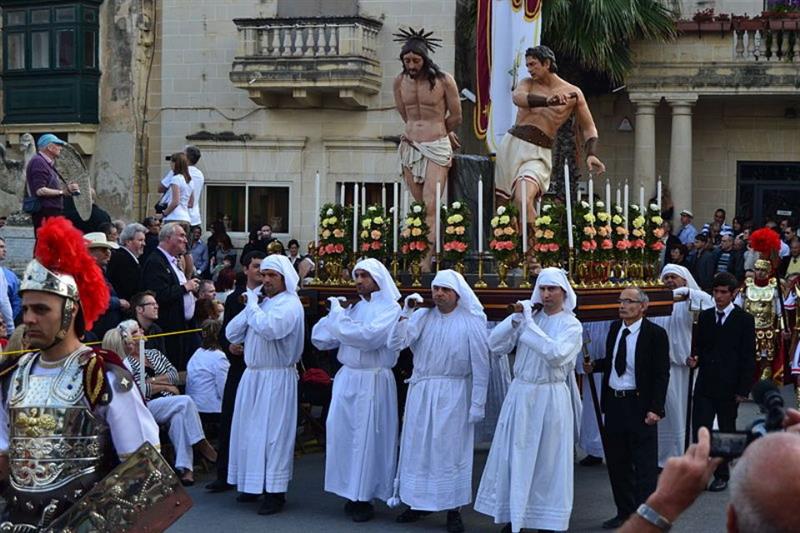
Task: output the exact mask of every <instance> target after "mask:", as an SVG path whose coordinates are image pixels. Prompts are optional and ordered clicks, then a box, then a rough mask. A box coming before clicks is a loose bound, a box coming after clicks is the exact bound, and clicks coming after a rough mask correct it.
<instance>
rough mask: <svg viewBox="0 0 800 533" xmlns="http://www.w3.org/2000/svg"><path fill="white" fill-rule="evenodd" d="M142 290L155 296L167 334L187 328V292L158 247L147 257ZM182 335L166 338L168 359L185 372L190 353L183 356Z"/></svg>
mask: <svg viewBox="0 0 800 533" xmlns="http://www.w3.org/2000/svg"><path fill="white" fill-rule="evenodd" d="M141 287H142V289H148V290H151V291H153V292H155V293H156V301H157V302H158V320H156V323H157V324H158V325H159V326H160V327H161V329H163V330H164V331H165V332H171V331H182V330H184V329H186V326H187V324H186V319H185V318H184V317H183V295H184V294H186V290H185V289H184V288H183V285H181V284H180V282H179V281H178V276H177V275H176V274H175V272H174V271H173V270H172V266H170V264H169V262H168V261H167V257H166V256H165V255H164V254H163V253H162V252H161V250H159V249H158V248H156V249H155V250H153V252H152V253H151V254H150V255H149V256H148V257H147V260H146V261H145V262H144V265H142V283H141ZM183 337H184V336H183V335H172V336H169V337H165V339H164V344H165V346H166V350H167V352H166V353H165V354H164V355H166V356H167V358H169V360H170V361H171V362H172V364H173V365H175V366H176V367H177V368H178V370H185V369H186V361H187V360H188V356H187V354H185V353H184V349H183V348H184V343H183Z"/></svg>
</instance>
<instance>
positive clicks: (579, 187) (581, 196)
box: [577, 183, 583, 203]
mask: <svg viewBox="0 0 800 533" xmlns="http://www.w3.org/2000/svg"><path fill="white" fill-rule="evenodd" d="M577 186H578V189H577V190H578V203H581V199H582V198H583V191H582V190H581V184H580V183H578V184H577Z"/></svg>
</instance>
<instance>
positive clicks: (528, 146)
mask: <svg viewBox="0 0 800 533" xmlns="http://www.w3.org/2000/svg"><path fill="white" fill-rule="evenodd" d="M552 169H553V161H552V150H550V148H543V147H541V146H537V145H535V144H533V143H529V142H525V141H523V140H522V139H519V138H517V137H514V136H513V135H511V134H510V133H506V134H505V136H504V137H503V140H502V141H501V142H500V148H499V149H498V150H497V160H496V162H495V167H494V188H495V194H497V196H500V197H502V198H506V199H509V198H511V197H512V196H513V195H514V189H515V188H516V187H517V184H518V183H519V181H520V180H521V179H527V180H529V181H532V182H533V183H536V185H537V186H538V187H539V194H540V195H542V194H544V193H546V192H547V190H548V189H549V188H550V174H551V172H552Z"/></svg>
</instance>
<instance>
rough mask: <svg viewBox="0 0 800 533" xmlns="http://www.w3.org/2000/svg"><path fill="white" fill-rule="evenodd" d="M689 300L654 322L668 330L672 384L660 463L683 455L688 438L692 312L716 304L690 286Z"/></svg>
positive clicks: (661, 432) (661, 436) (660, 425)
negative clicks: (687, 360)
mask: <svg viewBox="0 0 800 533" xmlns="http://www.w3.org/2000/svg"><path fill="white" fill-rule="evenodd" d="M689 296H690V299H689V300H685V301H683V302H675V304H674V305H673V306H672V314H671V315H669V316H657V317H653V318H652V321H653V323H655V324H658V325H659V326H661V327H662V328H664V329H665V330H666V331H667V336H668V337H669V385H668V386H667V398H666V401H665V402H664V413H665V415H666V416H665V417H664V418H662V419H661V421H659V423H658V466H660V467H661V468H663V467H664V465H665V464H666V463H667V460H668V459H669V458H670V457H679V456H681V455H683V452H684V446H685V439H686V402H687V399H688V397H689V367H688V366H687V365H686V358H687V357H689V355H690V352H691V350H692V313H691V311H690V310H689V302H690V301H691V302H692V306H693V307H694V308H696V309H700V308H701V307H702V309H708V308H709V307H713V306H714V300H713V299H712V298H711V296H710V295H709V294H708V293H706V292H703V291H701V290H696V289H689Z"/></svg>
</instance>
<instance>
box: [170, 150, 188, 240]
mask: <svg viewBox="0 0 800 533" xmlns="http://www.w3.org/2000/svg"><path fill="white" fill-rule="evenodd" d="M170 164H171V165H172V173H173V174H172V177H171V178H170V179H169V181H168V183H167V194H166V196H165V198H164V201H165V202H167V207H166V209H164V212H163V213H162V214H163V215H164V222H178V223H180V224H181V225H182V226H183V227H184V228H183V229H184V231H186V232H188V231H189V220H190V218H191V217H190V215H189V210H190V209H191V208H192V207H194V191H193V189H192V185H191V183H192V176H191V174H189V160H188V159H186V154H184V153H183V152H177V153H174V154H172V156H171V157H170Z"/></svg>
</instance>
